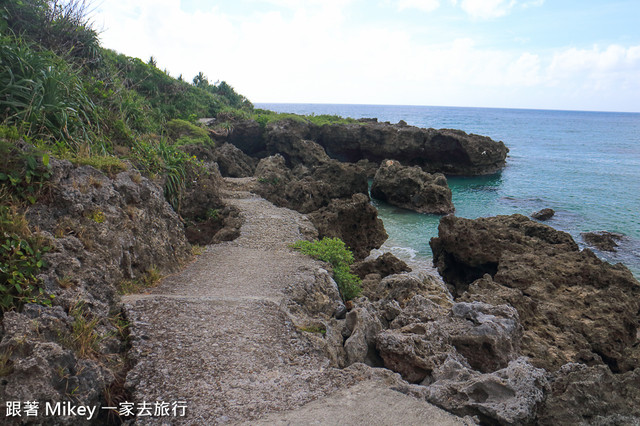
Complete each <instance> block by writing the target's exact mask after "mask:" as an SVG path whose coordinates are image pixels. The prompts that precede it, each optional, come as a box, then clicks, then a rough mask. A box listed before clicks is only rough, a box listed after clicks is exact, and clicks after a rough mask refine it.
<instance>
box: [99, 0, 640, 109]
mask: <svg viewBox="0 0 640 426" xmlns="http://www.w3.org/2000/svg"><path fill="white" fill-rule="evenodd" d="M94 7H95V8H96V9H95V12H94V15H93V21H94V24H95V27H96V28H97V29H98V30H99V31H100V32H101V34H100V37H101V40H102V44H103V46H104V47H107V48H110V49H113V50H116V51H118V52H120V53H124V54H126V55H129V56H134V57H139V58H141V59H143V60H145V61H146V60H148V59H149V57H150V56H153V57H154V58H155V59H156V61H157V65H158V67H159V68H161V69H166V70H167V71H168V72H169V73H170V74H171V75H173V76H175V77H177V76H179V75H182V76H183V77H184V78H185V79H186V80H187V81H191V79H192V78H193V76H195V75H196V74H197V73H198V72H200V71H202V72H203V73H204V74H205V75H206V76H207V77H208V79H209V81H210V82H215V81H217V80H224V81H226V82H227V83H229V84H230V85H231V86H233V87H234V88H235V89H236V91H238V92H239V93H241V94H243V95H245V96H246V97H247V98H249V99H250V100H251V101H252V102H254V103H262V102H267V103H270V102H274V103H277V102H283V103H344V104H386V105H432V106H468V107H498V108H536V109H565V110H591V111H628V112H640V1H638V0H580V1H574V0H304V1H303V0H222V1H206V0H133V1H123V0H95V2H94Z"/></svg>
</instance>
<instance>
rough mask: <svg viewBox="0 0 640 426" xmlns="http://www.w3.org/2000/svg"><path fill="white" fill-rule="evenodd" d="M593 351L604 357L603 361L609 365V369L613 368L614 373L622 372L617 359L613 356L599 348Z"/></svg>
mask: <svg viewBox="0 0 640 426" xmlns="http://www.w3.org/2000/svg"><path fill="white" fill-rule="evenodd" d="M593 352H594V353H595V354H596V355H598V356H599V357H600V358H601V359H602V361H603V362H604V363H605V364H606V365H607V367H609V370H611V372H612V373H613V374H620V373H622V371H621V370H620V367H619V366H618V360H617V359H615V358H611V357H609V356H607V355H605V354H604V353H602V352H600V351H598V350H594V351H593Z"/></svg>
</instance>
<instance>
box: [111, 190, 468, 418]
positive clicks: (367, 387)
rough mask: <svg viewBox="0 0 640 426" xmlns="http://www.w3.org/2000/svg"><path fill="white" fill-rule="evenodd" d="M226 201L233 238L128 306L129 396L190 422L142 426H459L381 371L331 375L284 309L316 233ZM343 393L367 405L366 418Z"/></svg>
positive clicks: (241, 201) (248, 199) (284, 212)
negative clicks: (180, 407)
mask: <svg viewBox="0 0 640 426" xmlns="http://www.w3.org/2000/svg"><path fill="white" fill-rule="evenodd" d="M228 197H229V198H226V199H225V202H226V203H228V204H231V205H234V206H236V207H238V208H239V209H240V211H241V214H242V216H243V217H244V219H245V223H244V225H243V226H242V228H241V235H240V237H238V238H237V239H236V240H235V241H231V242H225V243H221V244H216V245H212V246H209V247H207V249H206V250H205V252H204V253H203V254H202V255H200V256H199V257H198V258H197V260H196V261H194V262H193V263H191V264H190V265H188V266H187V267H186V268H185V269H184V270H183V271H182V272H180V273H178V274H175V275H172V276H169V277H167V278H165V279H163V280H162V281H161V282H160V284H159V285H158V286H157V287H155V288H153V289H152V290H151V291H150V292H149V293H148V294H136V295H129V296H126V297H124V298H123V301H124V303H125V308H126V310H127V314H128V317H129V319H130V321H131V336H132V350H131V354H132V357H133V359H134V360H135V362H136V363H135V365H134V367H133V368H132V370H131V371H130V372H129V374H128V375H127V387H129V388H130V389H131V390H132V393H133V396H134V398H135V400H136V402H137V403H140V402H142V401H145V402H151V403H154V402H157V401H166V402H169V403H171V402H173V401H186V403H187V407H188V408H187V410H186V416H185V417H164V418H153V417H139V418H138V424H203V425H209V424H225V423H237V422H243V421H249V422H251V423H255V420H256V419H260V418H263V420H262V422H263V423H262V424H271V423H279V424H305V423H308V420H309V419H310V418H313V419H314V423H315V424H365V423H366V424H398V422H397V421H393V422H391V421H390V419H395V420H398V421H400V422H401V423H403V424H429V422H427V423H425V419H433V422H432V424H438V425H442V424H445V425H446V424H463V423H462V422H461V421H460V419H458V418H457V417H454V416H452V415H450V414H448V413H446V412H444V411H442V410H439V409H437V408H436V407H434V406H432V405H430V404H428V403H426V402H424V401H420V400H418V399H416V398H413V397H410V396H407V395H404V394H401V393H399V392H395V391H392V390H390V389H389V387H390V386H391V385H393V384H397V382H398V378H397V377H396V376H397V375H394V374H392V373H390V372H388V371H386V370H383V369H373V368H369V367H366V366H364V365H357V366H352V367H350V368H347V369H343V370H340V369H337V368H333V367H331V366H330V363H329V360H328V359H327V358H326V357H325V356H324V354H323V353H321V351H320V350H318V349H317V348H316V347H314V346H313V344H312V343H311V340H310V339H308V338H307V337H306V336H305V335H306V333H304V332H301V331H300V330H298V329H297V328H296V327H295V326H294V324H293V323H292V321H291V319H290V317H289V316H288V315H287V313H286V311H285V310H284V308H283V307H282V306H283V301H284V298H285V293H284V290H285V289H286V288H287V286H291V285H295V284H296V283H297V282H300V281H301V280H303V279H304V278H305V277H307V278H308V277H309V275H310V274H311V275H313V271H315V270H317V269H318V263H316V262H315V261H313V260H311V259H309V258H308V257H306V256H303V255H301V254H299V253H297V252H295V251H293V250H292V249H290V248H289V244H291V243H293V242H294V241H297V240H299V239H301V238H303V236H304V235H305V234H307V233H308V232H309V231H310V229H312V225H311V224H310V222H309V221H308V220H307V219H306V217H305V216H303V215H301V214H299V213H297V212H294V211H292V210H288V209H283V208H278V207H275V206H274V205H273V204H271V203H269V202H267V201H266V200H264V199H262V198H260V197H257V196H255V195H253V194H251V193H248V192H244V191H232V192H229V193H228ZM350 389H352V390H353V395H359V396H358V404H357V406H358V407H362V408H364V407H367V408H366V412H365V414H367V413H368V416H366V417H365V418H364V419H363V418H362V417H358V415H357V414H358V413H360V412H361V411H362V410H360V411H358V410H356V409H354V405H353V404H354V403H355V400H354V399H353V398H349V397H348V395H350V394H351V393H350V392H349V391H350ZM363 389H364V390H363ZM376 389H377V390H378V391H376ZM338 391H339V392H338ZM341 392H342V393H341ZM345 392H346V394H345ZM309 403H312V404H309ZM323 404H324V405H323ZM323 407H324V408H323ZM394 407H398V408H394ZM408 407H410V408H408ZM325 408H326V409H325ZM376 409H377V410H379V411H380V412H379V413H378V414H379V415H378V416H375V410H376ZM372 410H373V413H372ZM394 412H395V413H394ZM323 413H324V414H323ZM340 413H342V415H340ZM383 413H384V415H383ZM371 414H374V416H370V415H371ZM360 415H361V414H360ZM389 415H391V416H389ZM264 416H267V417H264ZM309 416H311V417H309ZM336 416H339V417H336ZM407 416H409V417H407ZM372 417H373V418H374V419H377V421H378V422H377V423H376V420H374V421H372ZM385 419H386V420H385ZM359 420H364V421H363V422H361V421H359Z"/></svg>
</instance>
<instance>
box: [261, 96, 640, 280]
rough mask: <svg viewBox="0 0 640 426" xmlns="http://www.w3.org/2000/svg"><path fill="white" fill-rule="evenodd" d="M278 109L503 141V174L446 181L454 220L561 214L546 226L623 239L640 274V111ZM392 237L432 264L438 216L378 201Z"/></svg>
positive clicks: (627, 260)
mask: <svg viewBox="0 0 640 426" xmlns="http://www.w3.org/2000/svg"><path fill="white" fill-rule="evenodd" d="M257 106H258V107H260V108H267V109H271V110H275V111H281V112H293V113H298V114H311V113H315V114H337V115H341V116H344V117H354V118H361V117H376V118H378V119H379V120H380V121H390V122H392V123H395V122H398V121H399V120H405V121H406V122H407V123H409V124H412V125H415V126H420V127H434V128H454V129H462V130H464V131H466V132H468V133H478V134H481V135H487V136H490V137H491V138H493V139H494V140H501V141H503V142H504V143H505V144H506V145H507V146H508V147H509V149H510V152H509V157H508V158H507V166H506V167H505V168H504V169H503V170H502V171H501V172H500V173H499V174H496V175H492V176H484V177H471V178H465V177H448V179H449V185H450V186H451V189H452V192H453V202H454V205H455V207H456V213H455V214H456V215H457V216H460V217H467V218H472V219H473V218H477V217H483V216H493V215H498V214H513V213H521V214H524V215H529V214H531V213H532V212H534V211H537V210H540V209H542V208H545V207H551V208H553V209H554V210H556V215H555V216H554V218H552V219H551V220H549V221H548V222H547V223H548V224H549V225H551V226H553V227H555V228H557V229H560V230H563V231H566V232H569V233H570V234H571V235H572V236H573V237H574V239H575V240H576V241H577V242H578V243H579V244H581V243H582V240H581V237H580V233H581V232H588V231H600V230H605V231H611V232H619V233H622V234H624V235H626V238H625V240H624V241H623V242H622V243H621V246H620V248H619V250H618V252H617V253H615V254H610V253H598V255H600V256H601V257H603V258H605V259H606V260H608V261H610V262H613V263H616V262H622V263H624V264H625V265H626V266H628V267H629V268H630V269H631V270H632V271H633V272H634V274H635V275H636V277H638V276H640V114H638V113H614V112H584V111H548V110H521V109H496V108H453V107H427V106H424V107H423V106H386V105H324V104H259V105H257ZM374 204H375V205H376V207H378V210H379V214H380V217H381V218H382V219H383V221H384V224H385V228H386V229H387V232H388V233H389V235H390V238H389V241H388V242H387V243H386V246H387V247H395V249H394V251H395V252H401V253H402V254H404V255H405V256H413V257H417V258H422V259H426V258H430V257H431V252H430V248H429V239H430V238H431V237H433V236H436V235H437V226H438V222H439V217H438V216H433V215H424V214H417V213H413V212H409V211H406V210H401V209H398V208H395V207H393V206H389V205H385V204H384V203H379V202H374Z"/></svg>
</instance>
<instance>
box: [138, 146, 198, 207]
mask: <svg viewBox="0 0 640 426" xmlns="http://www.w3.org/2000/svg"><path fill="white" fill-rule="evenodd" d="M132 153H133V161H134V162H135V164H136V165H137V166H138V168H140V170H142V171H143V172H145V173H147V174H149V175H156V176H157V175H160V176H165V177H166V179H165V184H164V195H165V198H166V199H167V201H169V203H170V204H171V205H172V206H173V208H174V209H175V210H176V211H177V212H179V211H180V207H181V204H182V199H183V197H184V192H185V190H186V188H187V183H188V182H190V181H191V180H189V179H188V178H189V177H190V176H193V177H196V178H197V176H199V175H200V173H201V171H202V165H201V163H200V161H198V159H196V158H195V157H191V156H189V154H187V153H186V152H184V151H181V150H180V149H179V148H178V147H177V146H176V145H174V144H172V143H170V142H168V141H167V140H166V139H160V140H149V141H144V140H140V141H137V142H136V144H135V146H134V147H133V149H132ZM192 180H193V179H192Z"/></svg>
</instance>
